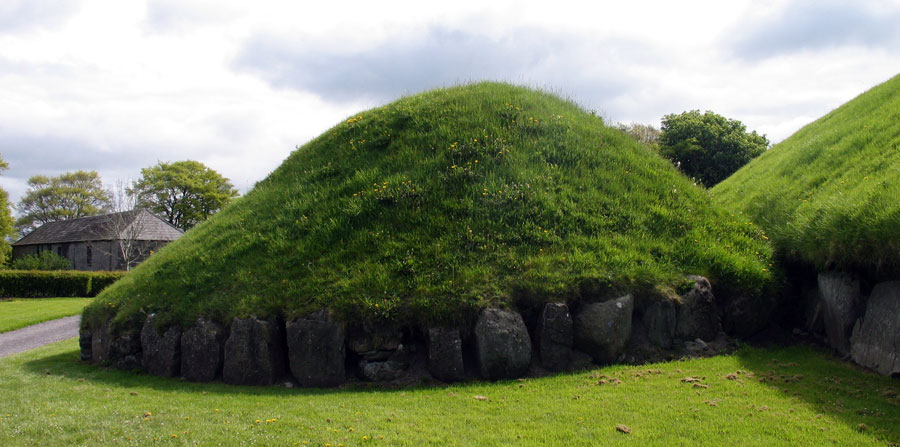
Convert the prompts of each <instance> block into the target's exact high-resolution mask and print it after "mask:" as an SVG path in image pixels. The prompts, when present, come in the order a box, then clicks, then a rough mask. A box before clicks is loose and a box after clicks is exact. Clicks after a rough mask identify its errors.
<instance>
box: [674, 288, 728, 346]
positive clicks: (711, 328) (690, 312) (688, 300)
mask: <svg viewBox="0 0 900 447" xmlns="http://www.w3.org/2000/svg"><path fill="white" fill-rule="evenodd" d="M687 278H688V280H691V281H693V282H694V287H693V288H691V290H690V291H688V292H687V293H685V294H684V295H681V298H680V300H679V301H680V302H679V304H678V306H676V325H675V337H677V338H680V339H681V340H694V339H697V338H699V339H701V340H712V339H714V338H716V336H718V335H719V332H720V331H721V330H722V320H721V318H720V317H719V310H718V309H717V308H716V298H715V296H713V293H712V286H711V285H710V284H709V281H708V280H707V279H706V278H704V277H702V276H696V275H691V276H688V277H687Z"/></svg>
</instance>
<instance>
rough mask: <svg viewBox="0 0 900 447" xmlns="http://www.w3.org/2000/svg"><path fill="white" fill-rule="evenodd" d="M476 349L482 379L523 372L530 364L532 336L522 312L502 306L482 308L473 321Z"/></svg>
mask: <svg viewBox="0 0 900 447" xmlns="http://www.w3.org/2000/svg"><path fill="white" fill-rule="evenodd" d="M475 351H476V355H477V358H478V366H479V368H480V370H481V375H482V376H483V377H484V378H485V379H489V380H495V379H511V378H516V377H521V376H524V375H525V374H526V373H527V372H528V367H529V366H530V365H531V340H530V339H529V337H528V329H527V328H526V327H525V322H524V321H522V316H521V315H519V313H518V312H513V311H510V310H504V309H485V310H483V311H482V312H481V315H480V316H479V317H478V322H477V323H475Z"/></svg>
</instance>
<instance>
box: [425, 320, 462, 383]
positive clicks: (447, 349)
mask: <svg viewBox="0 0 900 447" xmlns="http://www.w3.org/2000/svg"><path fill="white" fill-rule="evenodd" d="M428 371H429V372H430V373H431V375H432V376H433V377H434V378H435V379H438V380H441V381H444V382H458V381H462V380H465V378H466V371H465V369H464V368H463V351H462V338H461V337H460V336H459V330H458V329H448V328H431V329H429V330H428Z"/></svg>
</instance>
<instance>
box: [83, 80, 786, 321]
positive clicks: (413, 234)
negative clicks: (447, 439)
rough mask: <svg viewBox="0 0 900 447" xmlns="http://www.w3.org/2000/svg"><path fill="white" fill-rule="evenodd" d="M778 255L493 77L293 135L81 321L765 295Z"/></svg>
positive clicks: (694, 193)
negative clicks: (233, 194)
mask: <svg viewBox="0 0 900 447" xmlns="http://www.w3.org/2000/svg"><path fill="white" fill-rule="evenodd" d="M769 257H770V250H769V248H768V243H767V242H766V241H765V240H764V238H763V235H762V233H761V232H760V231H759V230H758V229H756V227H754V226H752V225H750V224H748V223H747V222H740V221H736V220H735V219H734V218H733V217H732V216H731V215H729V214H726V213H724V212H720V211H719V210H718V209H717V208H715V207H713V206H712V205H710V203H709V197H708V195H707V193H706V191H705V190H703V189H701V188H698V187H696V186H694V185H692V184H691V182H690V180H688V179H687V178H685V177H684V176H682V175H680V174H679V173H678V172H677V171H676V170H675V169H674V168H673V167H672V166H671V165H670V164H669V163H668V162H667V161H666V160H664V159H663V158H661V157H659V156H658V155H657V154H656V153H654V152H652V151H651V150H649V149H647V148H646V147H644V146H642V145H640V144H639V143H637V142H635V141H633V140H632V139H631V138H630V137H628V136H627V135H625V134H624V133H622V132H620V131H617V130H614V129H612V128H609V127H607V126H605V125H604V123H603V121H602V119H601V118H599V117H596V116H594V115H593V114H591V113H587V112H585V111H584V110H582V109H580V108H579V107H578V106H576V105H575V104H573V103H571V102H568V101H565V100H562V99H560V98H558V97H555V96H553V95H550V94H546V93H542V92H537V91H533V90H529V89H526V88H520V87H514V86H510V85H506V84H497V83H481V84H475V85H468V86H463V87H456V88H448V89H441V90H435V91H431V92H427V93H423V94H420V95H416V96H412V97H407V98H404V99H401V100H399V101H396V102H394V103H392V104H389V105H387V106H384V107H380V108H377V109H373V110H370V111H367V112H363V113H361V114H359V115H357V116H353V117H351V118H349V119H347V120H346V121H345V122H342V123H340V124H339V125H337V126H336V127H334V128H333V129H331V130H329V131H327V132H325V133H324V134H322V135H321V136H320V137H318V138H316V139H315V140H313V141H311V142H309V143H308V144H306V145H304V146H303V147H301V148H299V149H297V150H296V151H295V152H294V153H292V154H291V155H290V157H288V159H287V160H286V161H285V162H284V163H283V164H282V165H281V166H280V167H279V168H278V169H277V170H275V171H274V172H273V173H272V174H271V175H269V177H268V178H266V179H265V180H263V181H261V182H260V183H258V184H257V185H256V186H255V188H254V189H253V190H252V191H250V192H249V193H248V194H247V195H246V196H245V197H243V198H241V199H239V200H237V201H236V202H235V203H234V204H233V205H231V206H229V207H228V208H227V209H225V210H223V211H221V212H220V213H218V214H217V215H215V216H213V217H212V218H211V219H209V220H208V221H207V222H204V223H202V224H201V225H198V226H197V227H196V228H194V229H193V230H191V231H189V232H187V233H186V234H185V235H184V237H182V238H181V239H180V240H178V241H176V242H174V243H172V244H170V245H168V246H166V247H165V248H164V249H162V250H161V251H160V252H159V253H157V254H155V255H154V256H153V257H151V258H150V259H149V260H148V261H147V262H145V263H144V264H142V265H140V266H139V267H138V268H136V269H135V270H134V271H133V272H132V273H130V274H129V275H127V276H126V277H125V278H123V279H122V280H120V281H119V282H117V283H116V284H115V285H113V286H112V287H110V288H109V289H107V290H106V291H104V292H103V293H102V294H101V296H99V297H98V299H97V300H96V302H95V303H93V305H92V306H91V307H90V308H88V310H87V311H86V314H85V324H99V322H100V321H102V320H103V319H105V318H107V317H108V316H111V315H113V314H114V315H115V319H114V320H113V327H116V326H118V327H120V328H124V327H130V328H140V325H141V324H142V323H143V321H144V316H145V314H147V313H151V312H156V313H157V314H158V318H159V320H158V321H159V322H160V323H161V324H162V325H166V324H175V323H177V324H189V323H191V322H193V321H194V320H195V319H196V318H198V317H199V316H203V317H206V318H211V319H214V320H217V321H219V322H223V323H226V324H227V323H228V322H230V321H231V318H233V317H235V316H248V315H255V316H259V317H265V316H280V317H283V318H293V317H295V316H297V315H300V314H303V313H305V312H309V311H312V310H315V309H320V308H330V309H332V310H333V311H334V312H336V314H337V315H338V316H340V317H341V318H343V319H345V320H348V321H351V320H352V321H371V320H384V321H389V322H392V323H396V324H434V323H454V322H461V321H466V320H467V319H468V318H470V317H471V316H472V315H474V314H475V312H476V311H477V310H479V309H481V308H484V307H486V306H489V305H491V306H513V305H522V304H523V303H524V304H527V303H536V302H542V301H565V300H578V299H592V298H600V297H602V296H603V295H606V294H611V293H613V292H620V291H627V292H631V293H634V294H636V295H637V296H641V294H644V295H645V296H649V295H652V294H653V293H659V291H661V290H662V291H664V290H666V289H669V290H672V289H677V288H678V287H679V286H681V285H682V284H683V282H684V275H686V274H701V275H705V276H707V277H709V278H710V280H711V281H713V282H714V284H716V285H717V287H719V289H718V290H719V291H722V290H725V289H728V290H732V291H735V292H740V293H742V294H749V295H752V294H754V293H760V291H761V290H762V289H763V288H764V287H766V286H767V284H769V283H770V281H771V272H770V271H769V270H768V269H769V268H770V267H769V266H770V264H769V262H770V260H769Z"/></svg>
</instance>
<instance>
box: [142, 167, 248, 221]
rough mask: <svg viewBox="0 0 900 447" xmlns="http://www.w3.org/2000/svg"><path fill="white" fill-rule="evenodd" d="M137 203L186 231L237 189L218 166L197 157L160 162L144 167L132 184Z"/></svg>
mask: <svg viewBox="0 0 900 447" xmlns="http://www.w3.org/2000/svg"><path fill="white" fill-rule="evenodd" d="M131 192H132V193H134V194H135V195H136V197H137V206H138V207H140V208H146V209H148V210H150V211H152V212H154V213H157V214H159V215H161V216H163V217H164V218H165V219H166V220H167V221H168V222H169V223H170V224H172V225H175V226H176V227H178V228H181V229H182V230H185V231H187V230H188V229H190V228H192V227H193V226H194V225H197V224H198V223H200V222H202V221H204V220H206V219H207V218H208V217H209V216H211V215H213V214H215V213H216V212H217V211H219V210H220V209H222V207H224V206H225V205H227V204H228V203H229V202H231V199H233V198H234V197H237V195H238V192H237V190H236V189H234V187H233V186H232V185H231V182H230V181H229V180H228V179H227V178H225V177H222V175H220V174H219V173H218V172H216V171H215V170H213V169H211V168H209V167H207V166H206V165H204V164H203V163H200V162H198V161H194V160H185V161H176V162H168V163H164V162H159V163H158V164H157V165H156V166H151V167H149V168H144V169H141V178H140V179H138V180H137V181H135V182H134V183H133V184H132V187H131Z"/></svg>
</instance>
